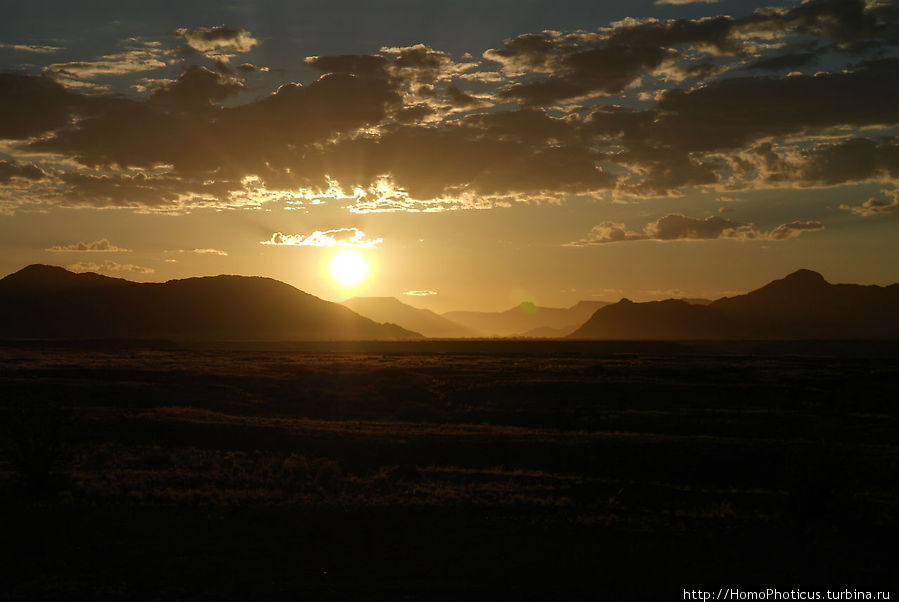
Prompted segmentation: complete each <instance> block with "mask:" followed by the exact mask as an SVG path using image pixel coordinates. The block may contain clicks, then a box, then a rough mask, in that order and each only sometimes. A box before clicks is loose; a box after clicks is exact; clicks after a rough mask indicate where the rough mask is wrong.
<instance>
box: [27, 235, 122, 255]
mask: <svg viewBox="0 0 899 602" xmlns="http://www.w3.org/2000/svg"><path fill="white" fill-rule="evenodd" d="M44 250H45V251H50V252H52V253H130V252H131V249H123V248H122V247H117V246H115V245H114V244H112V243H111V242H109V241H108V240H107V239H105V238H101V239H100V240H95V241H93V242H80V241H79V242H76V243H72V244H70V245H54V246H52V247H49V248H47V249H44Z"/></svg>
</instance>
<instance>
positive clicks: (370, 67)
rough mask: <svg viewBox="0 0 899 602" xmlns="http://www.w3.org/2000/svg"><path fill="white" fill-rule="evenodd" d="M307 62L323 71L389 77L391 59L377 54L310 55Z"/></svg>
mask: <svg viewBox="0 0 899 602" xmlns="http://www.w3.org/2000/svg"><path fill="white" fill-rule="evenodd" d="M306 64H307V65H309V66H310V67H312V68H313V69H316V70H318V71H320V72H322V73H352V74H353V75H359V76H362V77H388V76H389V67H390V61H388V60H387V59H386V58H385V57H383V56H381V55H377V54H341V55H337V56H310V57H307V58H306Z"/></svg>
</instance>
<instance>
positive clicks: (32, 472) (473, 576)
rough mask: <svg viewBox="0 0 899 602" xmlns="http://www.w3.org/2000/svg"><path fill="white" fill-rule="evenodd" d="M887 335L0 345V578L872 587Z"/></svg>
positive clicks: (514, 594) (578, 592)
mask: <svg viewBox="0 0 899 602" xmlns="http://www.w3.org/2000/svg"><path fill="white" fill-rule="evenodd" d="M897 359H899V346H897V345H896V344H894V343H885V342H881V343H873V344H867V343H845V342H841V343H826V342H825V343H820V342H819V343H789V342H780V343H714V344H712V343H689V344H686V343H598V342H578V341H571V342H546V343H543V342H521V341H518V342H510V341H506V342H504V341H492V342H490V341H488V342H485V341H480V342H428V341H421V342H405V343H372V344H365V345H360V344H355V345H354V344H350V343H342V344H341V343H333V344H314V343H309V344H282V345H277V344H269V345H249V344H247V345H242V346H233V345H232V346H226V345H221V346H204V347H200V346H196V347H184V346H180V347H179V346H175V345H169V344H165V343H158V344H149V343H145V344H141V343H133V344H124V343H121V344H116V343H102V344H99V343H98V344H93V345H92V344H88V343H79V344H64V343H54V344H51V345H47V344H37V343H34V344H26V343H7V344H4V345H2V346H0V404H2V413H3V416H2V424H3V428H2V437H3V455H2V457H0V462H2V463H0V496H2V503H3V512H2V517H3V518H2V521H3V524H2V527H0V528H2V534H3V537H2V538H0V539H2V545H3V548H4V550H3V552H4V556H5V557H6V558H5V562H3V563H0V595H2V599H4V600H33V599H60V600H62V599H88V600H157V599H159V600H201V599H203V600H205V599H229V600H251V599H252V600H265V599H283V600H300V599H314V600H405V599H408V600H424V599H427V600H458V599H460V598H470V599H490V600H499V599H510V600H518V599H532V600H576V599H590V600H596V599H621V600H630V599H636V600H641V599H646V600H680V599H683V590H684V589H687V590H692V589H697V588H700V587H706V588H714V590H715V591H717V589H718V588H719V587H738V588H741V589H745V590H759V589H765V588H768V587H777V588H785V589H790V588H802V589H805V590H823V589H825V588H827V587H831V589H833V588H837V587H840V588H847V587H848V588H850V589H856V590H864V589H877V588H880V589H885V588H886V587H887V585H888V584H889V579H890V577H891V576H892V570H893V569H894V564H893V562H894V559H895V557H894V554H893V552H892V551H891V550H892V545H893V544H895V540H896V535H897V524H896V518H897V506H899V492H897V485H896V476H897V470H896V469H897V462H899V444H897V441H899V438H897V434H899V413H897V410H896V407H895V399H897V398H899V395H897V393H899V385H897V382H899V379H897V376H899V362H897Z"/></svg>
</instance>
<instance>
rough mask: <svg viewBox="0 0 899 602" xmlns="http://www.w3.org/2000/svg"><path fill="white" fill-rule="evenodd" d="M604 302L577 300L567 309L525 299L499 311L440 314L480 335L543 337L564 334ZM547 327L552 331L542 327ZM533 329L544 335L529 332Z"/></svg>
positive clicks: (574, 327)
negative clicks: (537, 303)
mask: <svg viewBox="0 0 899 602" xmlns="http://www.w3.org/2000/svg"><path fill="white" fill-rule="evenodd" d="M604 305H608V302H607V301H580V302H578V303H576V304H575V305H572V306H571V307H568V308H558V307H540V306H539V305H535V304H534V303H531V302H528V301H526V302H524V303H521V304H519V305H517V306H515V307H513V308H511V309H507V310H506V311H501V312H484V311H451V312H447V313H445V314H443V317H444V318H448V319H450V320H452V321H453V322H456V323H458V324H461V325H463V326H465V327H467V328H470V329H471V330H474V331H477V332H478V333H480V334H481V335H482V336H500V337H507V336H545V334H546V333H551V335H552V336H564V335H565V334H568V333H570V332H571V331H573V330H574V329H576V328H577V327H578V325H579V324H583V323H584V320H586V319H587V318H589V317H590V316H591V315H593V313H594V312H595V311H596V310H597V309H599V308H600V307H603V306H604ZM547 328H548V329H551V330H550V331H546V330H543V329H547ZM538 329H539V330H538ZM534 332H537V333H543V334H536V335H534V334H529V333H534Z"/></svg>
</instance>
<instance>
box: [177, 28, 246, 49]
mask: <svg viewBox="0 0 899 602" xmlns="http://www.w3.org/2000/svg"><path fill="white" fill-rule="evenodd" d="M176 33H177V34H178V35H179V36H181V37H183V38H184V39H185V41H186V42H187V45H188V46H189V47H190V48H192V49H194V50H197V51H200V52H206V51H209V50H215V49H218V48H225V49H228V50H232V51H235V52H249V51H250V50H252V49H253V47H254V46H256V45H257V44H259V41H258V40H256V39H255V38H254V37H253V36H252V35H250V32H249V31H247V30H245V29H231V28H229V27H209V28H206V27H200V28H197V29H185V28H182V29H179V30H178V31H177V32H176Z"/></svg>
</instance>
